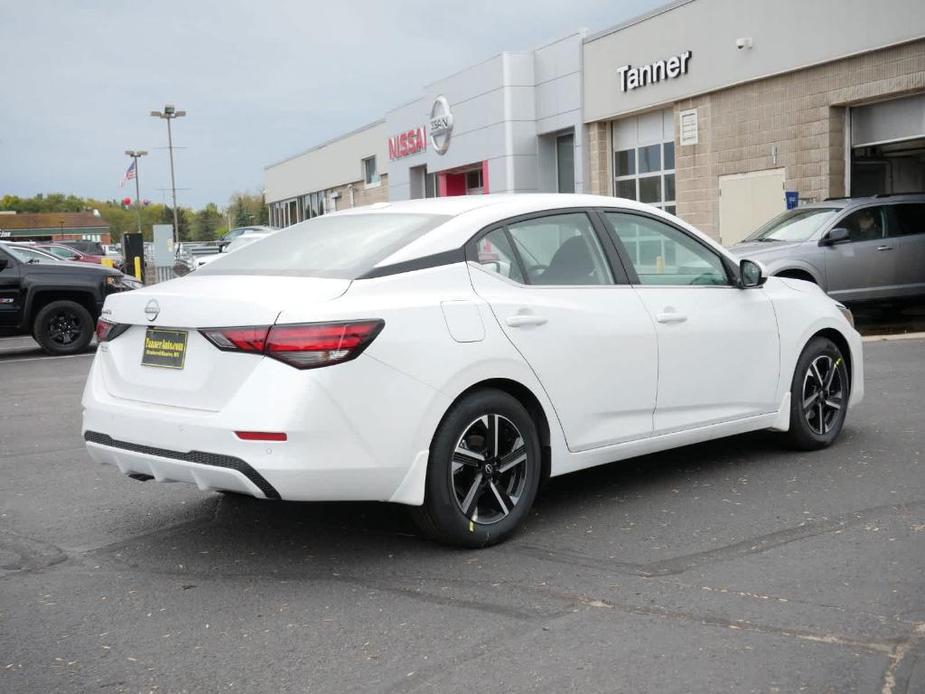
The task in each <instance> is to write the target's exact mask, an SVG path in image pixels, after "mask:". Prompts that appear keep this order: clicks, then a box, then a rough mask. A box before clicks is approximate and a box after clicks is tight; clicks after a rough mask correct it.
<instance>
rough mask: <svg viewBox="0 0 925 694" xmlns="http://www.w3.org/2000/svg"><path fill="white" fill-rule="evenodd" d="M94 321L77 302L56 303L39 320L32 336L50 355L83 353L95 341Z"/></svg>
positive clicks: (40, 313)
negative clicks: (91, 341)
mask: <svg viewBox="0 0 925 694" xmlns="http://www.w3.org/2000/svg"><path fill="white" fill-rule="evenodd" d="M93 331H94V325H93V317H92V316H91V315H90V312H89V311H88V310H87V309H86V308H84V307H83V306H81V305H80V304H78V303H77V302H75V301H66V300H62V301H52V302H51V303H50V304H48V305H47V306H45V307H43V308H42V309H41V310H40V311H39V312H38V314H37V315H36V316H35V321H34V322H33V324H32V334H33V336H34V337H35V340H36V341H37V342H38V343H39V344H40V345H41V346H42V349H43V350H45V351H46V352H47V353H48V354H53V355H56V356H60V355H65V354H77V353H78V352H83V351H84V350H85V349H86V348H87V346H88V345H89V344H90V340H92V339H93Z"/></svg>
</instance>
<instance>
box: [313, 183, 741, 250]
mask: <svg viewBox="0 0 925 694" xmlns="http://www.w3.org/2000/svg"><path fill="white" fill-rule="evenodd" d="M575 207H606V208H616V209H619V210H623V211H628V212H645V213H647V214H650V215H653V216H656V217H663V218H665V221H666V222H668V223H670V224H675V225H678V226H681V227H683V228H685V229H687V230H688V231H690V232H692V233H694V234H696V235H697V236H698V238H700V239H701V240H703V242H704V243H706V244H708V245H709V246H711V247H713V248H714V249H716V251H717V252H718V253H721V254H722V255H725V256H726V257H728V258H730V259H731V258H732V256H731V255H729V253H728V251H726V249H725V248H723V247H722V246H721V245H720V244H719V243H718V242H717V241H715V240H714V239H711V238H710V237H708V236H707V235H706V234H704V233H702V232H700V231H699V230H697V229H695V228H694V227H692V226H691V225H690V224H687V223H686V222H684V221H683V220H681V219H678V218H677V217H673V216H671V215H669V214H667V213H665V212H664V211H662V210H660V209H658V208H656V207H653V206H651V205H646V204H644V203H640V202H637V201H635V200H627V199H625V198H612V197H607V196H604V195H587V194H573V193H516V194H505V193H493V194H489V195H467V196H453V197H444V198H424V199H419V200H401V201H392V202H380V203H375V204H373V205H368V206H365V207H354V208H351V209H348V210H343V211H338V212H334V213H332V215H337V216H341V215H344V216H346V215H358V214H371V213H372V214H402V213H404V214H429V215H446V216H447V217H448V219H447V220H446V221H445V222H443V223H442V224H440V225H439V226H437V227H436V228H434V229H433V230H431V231H429V232H427V233H426V234H424V235H423V236H421V237H419V238H417V239H415V240H414V241H412V242H411V243H409V244H408V245H406V246H404V247H403V248H401V249H399V250H398V251H396V252H395V253H393V254H392V255H390V256H389V257H388V258H385V259H383V260H382V261H380V262H379V263H378V264H377V265H376V267H384V266H386V265H392V264H395V263H401V262H406V261H409V260H415V259H418V258H423V257H426V256H430V255H435V254H437V253H443V252H446V251H451V250H455V249H457V248H460V247H461V246H462V245H463V244H465V243H466V242H467V241H468V240H469V239H470V238H471V237H472V235H473V233H475V232H476V231H477V230H479V229H481V228H484V227H487V226H490V225H492V224H495V223H497V222H500V221H502V220H505V219H510V218H512V217H518V216H520V215H527V214H533V213H542V212H546V211H555V210H557V209H569V208H575ZM324 216H328V215H324Z"/></svg>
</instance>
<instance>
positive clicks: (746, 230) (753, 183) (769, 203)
mask: <svg viewBox="0 0 925 694" xmlns="http://www.w3.org/2000/svg"><path fill="white" fill-rule="evenodd" d="M786 208H787V202H786V199H785V197H784V169H768V170H765V171H753V172H751V173H745V174H731V175H729V176H720V177H719V235H720V239H721V240H722V243H723V245H724V246H731V245H732V244H734V243H738V242H739V241H741V240H742V239H744V238H745V237H746V236H748V235H749V234H750V233H752V232H753V231H754V230H755V229H757V228H758V227H759V226H761V225H762V224H764V223H765V222H766V221H768V220H769V219H771V218H772V217H774V216H775V215H777V214H780V213H781V212H783V211H784V210H785V209H786Z"/></svg>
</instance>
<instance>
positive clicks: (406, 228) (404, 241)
mask: <svg viewBox="0 0 925 694" xmlns="http://www.w3.org/2000/svg"><path fill="white" fill-rule="evenodd" d="M447 219H449V217H448V216H445V215H425V214H391V213H380V214H347V215H332V216H322V217H315V218H314V219H310V220H308V221H306V222H301V223H299V224H294V225H293V226H291V227H286V228H285V229H283V230H282V231H277V232H275V233H273V234H271V235H269V236H267V237H266V238H264V239H261V240H259V241H255V242H254V243H251V244H249V245H247V246H245V247H244V248H241V249H240V250H236V251H235V252H234V253H228V254H223V257H221V258H217V259H216V260H215V261H214V262H212V263H209V264H208V265H206V266H205V267H202V268H200V269H199V270H196V274H197V275H289V276H302V277H331V278H336V279H356V278H358V277H360V276H362V275H364V274H366V273H367V272H369V271H370V270H372V269H373V267H375V265H376V264H377V263H378V262H379V261H381V260H384V259H385V258H388V257H389V256H390V255H392V254H393V253H395V251H397V250H399V249H400V248H403V247H404V246H407V245H408V244H409V243H411V242H412V241H414V240H415V239H417V238H420V237H421V236H423V235H424V234H426V233H427V232H428V231H430V230H431V229H434V228H436V227H438V226H439V225H441V224H443V223H444V222H445V221H446V220H447Z"/></svg>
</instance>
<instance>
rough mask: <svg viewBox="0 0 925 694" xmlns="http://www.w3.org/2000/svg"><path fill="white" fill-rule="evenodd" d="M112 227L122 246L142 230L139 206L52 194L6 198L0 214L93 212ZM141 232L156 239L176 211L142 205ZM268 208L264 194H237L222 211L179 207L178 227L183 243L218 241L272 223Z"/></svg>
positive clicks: (212, 205)
mask: <svg viewBox="0 0 925 694" xmlns="http://www.w3.org/2000/svg"><path fill="white" fill-rule="evenodd" d="M94 210H97V211H98V212H99V214H100V217H101V218H102V219H103V220H104V221H105V222H106V223H108V224H109V228H110V232H111V234H112V240H113V242H115V243H118V242H120V241H121V240H122V234H124V233H125V232H133V231H137V229H138V216H137V212H136V208H135V205H134V204H132V205H130V206H123V205H122V203H121V202H120V201H118V200H96V199H93V198H82V197H79V196H76V195H65V194H63V193H49V194H47V195H43V194H42V193H39V194H38V195H36V196H34V197H31V198H22V197H19V196H18V195H4V196H3V197H2V198H0V211H12V212H93V211H94ZM140 211H141V230H142V234H144V238H145V240H146V241H150V240H151V239H152V233H153V232H152V226H153V225H155V224H173V209H172V208H171V207H169V206H168V205H165V204H162V203H155V202H152V203H148V204H142V206H141V208H140ZM268 223H269V219H268V212H267V206H266V203H265V202H264V198H263V195H262V194H259V193H235V194H234V195H232V196H231V199H230V200H229V201H228V205H227V206H226V207H225V208H224V209H221V208H219V206H218V205H216V204H215V203H214V202H210V203H208V204H207V205H205V207H203V208H201V209H199V210H194V209H191V208H188V207H178V208H177V225H178V227H179V237H180V240H181V241H214V240H215V239H217V238H219V237H221V236H222V235H223V234H224V233H226V232H227V231H228V229H229V228H234V227H241V226H251V225H255V224H264V225H265V224H268Z"/></svg>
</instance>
